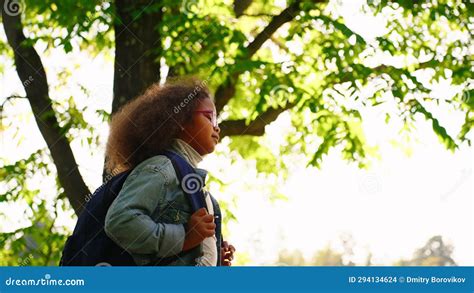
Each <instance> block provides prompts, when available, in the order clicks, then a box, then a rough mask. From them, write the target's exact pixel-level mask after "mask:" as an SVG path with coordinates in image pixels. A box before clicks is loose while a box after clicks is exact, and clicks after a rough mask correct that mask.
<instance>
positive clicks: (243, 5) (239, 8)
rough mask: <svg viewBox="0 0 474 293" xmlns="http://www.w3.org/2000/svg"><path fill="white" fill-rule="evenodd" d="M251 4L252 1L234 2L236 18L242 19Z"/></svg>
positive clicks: (238, 0)
mask: <svg viewBox="0 0 474 293" xmlns="http://www.w3.org/2000/svg"><path fill="white" fill-rule="evenodd" d="M250 4H252V0H234V13H235V16H236V17H241V16H242V15H243V14H244V12H245V10H246V9H247V8H248V7H249V6H250Z"/></svg>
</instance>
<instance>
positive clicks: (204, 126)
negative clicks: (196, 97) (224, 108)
mask: <svg viewBox="0 0 474 293" xmlns="http://www.w3.org/2000/svg"><path fill="white" fill-rule="evenodd" d="M215 117H216V107H215V106H214V103H213V102H212V100H211V99H209V98H207V99H201V100H200V101H199V105H198V106H197V107H196V109H195V110H194V113H193V117H192V119H191V121H190V122H188V123H186V124H184V125H183V128H184V130H183V131H182V133H181V135H180V138H181V139H182V140H184V141H185V142H186V143H188V144H189V145H190V146H192V147H193V148H194V149H195V150H196V151H197V152H198V153H199V154H200V155H201V156H204V155H207V154H210V153H212V152H213V151H214V148H215V147H216V144H217V143H218V142H219V132H220V131H221V130H220V128H219V126H218V125H217V121H216V118H215Z"/></svg>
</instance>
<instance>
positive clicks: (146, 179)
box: [105, 149, 222, 266]
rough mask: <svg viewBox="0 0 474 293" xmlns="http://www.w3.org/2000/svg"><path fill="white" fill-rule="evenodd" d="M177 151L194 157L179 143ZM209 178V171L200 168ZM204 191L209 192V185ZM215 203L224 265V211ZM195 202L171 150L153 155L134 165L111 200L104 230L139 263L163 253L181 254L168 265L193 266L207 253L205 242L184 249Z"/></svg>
mask: <svg viewBox="0 0 474 293" xmlns="http://www.w3.org/2000/svg"><path fill="white" fill-rule="evenodd" d="M171 150H172V151H174V152H176V153H178V154H179V155H181V156H183V157H184V158H185V159H186V160H188V161H189V158H188V157H187V156H186V154H185V153H180V152H179V149H171ZM195 170H196V173H197V174H199V175H200V176H201V177H202V179H203V181H202V182H205V179H206V175H207V171H206V170H204V169H199V168H195ZM204 192H205V195H206V196H207V195H209V196H211V195H210V193H208V192H207V191H204ZM211 200H212V203H213V206H214V211H215V213H214V216H215V223H216V234H215V235H216V238H217V242H216V245H217V252H218V261H217V265H220V248H221V242H222V237H221V218H220V217H221V215H220V209H219V205H218V203H217V201H216V200H215V199H214V198H213V197H212V196H211ZM192 213H193V212H192V209H191V205H190V203H189V201H188V198H187V196H186V195H185V193H184V192H183V190H182V189H181V186H180V183H179V182H178V178H177V176H176V173H175V170H174V168H173V165H172V163H171V161H170V160H169V159H168V158H167V157H166V156H161V155H159V156H155V157H152V158H149V159H147V160H145V161H144V162H142V163H141V164H139V165H138V166H137V167H135V168H134V169H133V171H132V172H131V173H130V175H129V176H128V178H127V179H126V180H125V183H124V185H123V187H122V189H121V191H120V193H119V194H118V195H117V198H116V199H115V200H114V202H113V203H112V205H111V206H110V208H109V210H108V212H107V215H106V219H105V232H106V233H107V235H108V236H109V237H110V238H111V239H112V240H113V241H115V242H116V243H117V244H118V245H119V246H121V247H122V248H124V249H125V250H126V251H128V252H129V253H130V254H131V255H132V257H133V259H134V261H135V262H136V264H137V265H154V264H156V263H157V260H159V259H161V258H169V257H173V256H175V255H178V257H177V258H176V259H175V260H173V261H172V262H171V263H169V264H168V265H174V266H192V265H196V259H197V258H199V257H201V256H202V245H198V246H196V247H195V248H192V249H190V250H188V251H186V252H181V250H182V247H183V244H184V238H185V230H184V225H183V224H184V223H187V222H188V220H189V218H190V217H191V214H192Z"/></svg>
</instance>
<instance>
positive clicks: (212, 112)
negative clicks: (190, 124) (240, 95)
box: [194, 110, 218, 128]
mask: <svg viewBox="0 0 474 293" xmlns="http://www.w3.org/2000/svg"><path fill="white" fill-rule="evenodd" d="M194 113H201V114H212V116H211V123H212V126H213V127H214V128H216V127H217V126H218V124H217V114H216V112H214V111H212V110H197V111H194Z"/></svg>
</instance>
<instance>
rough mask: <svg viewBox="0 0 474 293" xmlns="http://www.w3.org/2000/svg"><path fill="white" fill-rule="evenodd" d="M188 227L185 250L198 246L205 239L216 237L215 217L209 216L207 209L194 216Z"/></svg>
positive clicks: (202, 209) (200, 210) (198, 211)
mask: <svg viewBox="0 0 474 293" xmlns="http://www.w3.org/2000/svg"><path fill="white" fill-rule="evenodd" d="M187 226H188V231H187V232H186V236H185V238H184V245H183V250H188V249H191V248H193V247H196V246H198V245H199V244H200V243H201V242H202V241H203V240H204V238H207V237H211V236H212V235H214V233H215V229H216V224H214V216H213V215H210V214H208V213H207V211H206V209H205V208H201V209H199V210H197V211H196V212H195V213H194V214H192V215H191V218H190V219H189V221H188V223H187Z"/></svg>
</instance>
